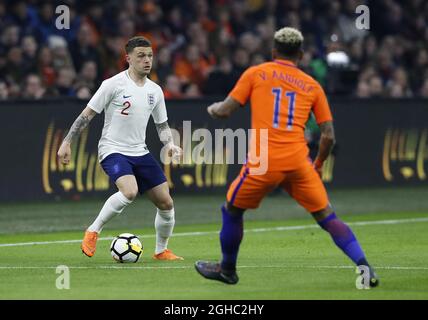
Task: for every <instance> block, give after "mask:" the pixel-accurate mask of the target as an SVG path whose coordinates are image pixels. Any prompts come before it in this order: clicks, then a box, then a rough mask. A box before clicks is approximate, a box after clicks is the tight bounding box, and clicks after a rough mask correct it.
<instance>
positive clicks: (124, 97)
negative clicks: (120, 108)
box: [123, 95, 132, 99]
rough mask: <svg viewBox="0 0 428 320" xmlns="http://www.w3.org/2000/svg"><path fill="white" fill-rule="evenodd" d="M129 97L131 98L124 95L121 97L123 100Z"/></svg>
mask: <svg viewBox="0 0 428 320" xmlns="http://www.w3.org/2000/svg"><path fill="white" fill-rule="evenodd" d="M130 97H132V95H131V96H125V95H123V99H126V98H130Z"/></svg>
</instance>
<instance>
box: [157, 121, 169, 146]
mask: <svg viewBox="0 0 428 320" xmlns="http://www.w3.org/2000/svg"><path fill="white" fill-rule="evenodd" d="M156 130H157V131H158V136H159V140H160V141H162V143H163V144H168V143H171V142H173V139H172V133H171V129H170V128H169V125H168V122H167V121H165V122H162V123H156Z"/></svg>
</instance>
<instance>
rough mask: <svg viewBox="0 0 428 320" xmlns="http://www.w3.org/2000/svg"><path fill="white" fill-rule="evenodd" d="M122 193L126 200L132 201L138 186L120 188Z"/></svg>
mask: <svg viewBox="0 0 428 320" xmlns="http://www.w3.org/2000/svg"><path fill="white" fill-rule="evenodd" d="M122 193H123V195H124V196H125V197H126V198H127V199H128V200H130V201H133V200H134V199H135V197H136V196H137V194H138V188H134V187H130V188H125V190H122Z"/></svg>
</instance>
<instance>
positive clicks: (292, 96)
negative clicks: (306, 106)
mask: <svg viewBox="0 0 428 320" xmlns="http://www.w3.org/2000/svg"><path fill="white" fill-rule="evenodd" d="M272 93H273V94H274V96H275V100H274V106H273V127H274V128H278V126H279V109H280V108H281V99H282V89H281V88H273V89H272ZM285 96H286V97H288V98H289V99H288V108H287V109H288V119H287V130H291V129H292V127H293V120H294V105H295V103H296V92H294V91H286V92H285Z"/></svg>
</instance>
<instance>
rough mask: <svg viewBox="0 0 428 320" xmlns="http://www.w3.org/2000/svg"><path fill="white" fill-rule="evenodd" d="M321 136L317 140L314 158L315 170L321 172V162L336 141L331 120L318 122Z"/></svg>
mask: <svg viewBox="0 0 428 320" xmlns="http://www.w3.org/2000/svg"><path fill="white" fill-rule="evenodd" d="M319 126H320V131H321V137H320V141H319V149H318V155H317V157H316V158H315V161H314V166H315V169H316V170H317V172H318V173H319V174H320V175H321V174H322V164H323V162H324V161H325V159H327V157H328V156H329V155H330V152H331V150H332V148H333V146H334V144H335V143H336V137H335V135H334V126H333V121H326V122H323V123H320V124H319Z"/></svg>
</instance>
